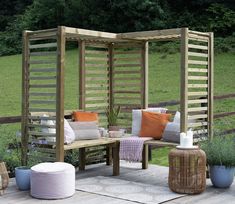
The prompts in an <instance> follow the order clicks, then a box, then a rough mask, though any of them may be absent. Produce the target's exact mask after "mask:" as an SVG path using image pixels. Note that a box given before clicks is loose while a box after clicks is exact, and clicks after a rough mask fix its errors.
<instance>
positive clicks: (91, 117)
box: [73, 111, 98, 122]
mask: <svg viewBox="0 0 235 204" xmlns="http://www.w3.org/2000/svg"><path fill="white" fill-rule="evenodd" d="M73 119H74V120H75V121H80V122H88V121H97V122H98V114H97V113H92V112H82V111H74V112H73Z"/></svg>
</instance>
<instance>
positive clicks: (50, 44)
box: [29, 43, 57, 49]
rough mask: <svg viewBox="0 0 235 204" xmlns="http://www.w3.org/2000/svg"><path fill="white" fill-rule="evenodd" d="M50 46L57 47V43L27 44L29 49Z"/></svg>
mask: <svg viewBox="0 0 235 204" xmlns="http://www.w3.org/2000/svg"><path fill="white" fill-rule="evenodd" d="M51 47H57V43H44V44H35V45H30V46H29V48H30V49H37V48H51Z"/></svg>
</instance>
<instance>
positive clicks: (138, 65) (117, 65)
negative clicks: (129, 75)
mask: <svg viewBox="0 0 235 204" xmlns="http://www.w3.org/2000/svg"><path fill="white" fill-rule="evenodd" d="M113 66H114V67H140V66H141V64H138V63H137V64H114V65H113Z"/></svg>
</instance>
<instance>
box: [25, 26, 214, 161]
mask: <svg viewBox="0 0 235 204" xmlns="http://www.w3.org/2000/svg"><path fill="white" fill-rule="evenodd" d="M177 39H179V40H180V42H181V65H180V66H181V87H180V92H181V98H180V101H181V105H180V111H181V132H186V131H187V130H188V129H189V128H193V130H194V131H195V132H197V134H200V133H201V132H205V131H206V132H207V133H208V135H209V136H212V135H213V130H212V124H213V33H204V32H196V31H191V30H189V29H188V28H176V29H167V30H154V31H142V32H132V33H120V34H116V33H108V32H98V31H92V30H85V29H79V28H71V27H64V26H59V27H58V28H55V29H48V30H39V31H24V33H23V71H22V87H23V89H22V90H23V91H22V144H23V163H25V162H26V160H27V151H28V148H27V147H28V143H29V141H31V142H36V143H37V144H42V145H39V146H38V147H37V148H44V150H45V151H48V153H50V149H49V148H48V147H45V146H47V145H49V144H50V145H52V146H53V147H55V155H56V160H57V161H63V160H64V150H67V149H69V148H68V147H66V145H64V115H65V110H64V85H65V83H64V73H65V71H66V67H65V60H66V59H65V45H66V42H67V41H76V42H77V43H78V49H79V54H78V58H79V76H78V78H79V80H78V81H79V94H78V95H79V104H78V107H77V108H78V109H81V110H86V111H96V112H98V113H99V114H100V123H101V125H105V124H107V118H106V116H105V111H106V109H107V108H111V107H115V106H121V108H122V115H121V117H120V118H121V119H120V120H119V123H120V125H121V126H123V127H130V124H131V110H132V109H133V108H146V107H147V106H148V42H152V41H166V40H177ZM172 77H174V76H172ZM45 112H47V113H50V117H44V116H42V113H45ZM42 119H43V120H55V121H56V125H55V126H53V125H49V126H48V125H46V126H45V125H41V124H40V120H42ZM188 119H193V120H194V121H195V122H194V123H190V124H189V123H188ZM43 127H44V128H45V127H47V128H48V127H49V128H53V127H54V128H56V133H47V134H46V133H43V132H41V128H43ZM40 138H51V139H50V140H49V139H48V141H49V142H47V144H46V145H45V144H43V142H42V140H41V139H40ZM83 143H84V141H83Z"/></svg>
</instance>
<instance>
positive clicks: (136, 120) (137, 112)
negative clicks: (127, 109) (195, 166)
mask: <svg viewBox="0 0 235 204" xmlns="http://www.w3.org/2000/svg"><path fill="white" fill-rule="evenodd" d="M142 110H143V111H149V112H155V113H165V112H166V111H167V109H166V108H147V109H134V110H132V129H131V130H132V131H131V134H132V135H135V136H138V135H139V133H140V129H141V121H142Z"/></svg>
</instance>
